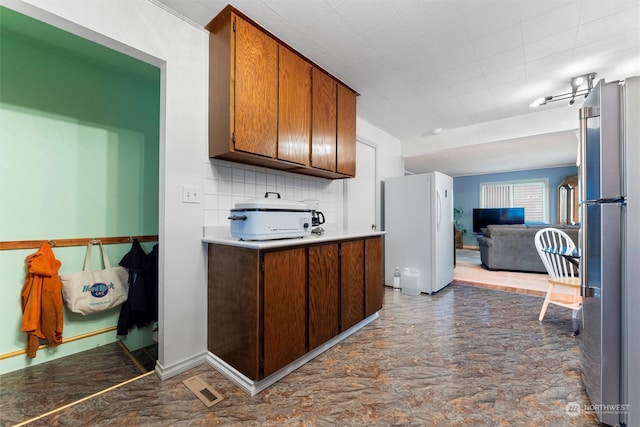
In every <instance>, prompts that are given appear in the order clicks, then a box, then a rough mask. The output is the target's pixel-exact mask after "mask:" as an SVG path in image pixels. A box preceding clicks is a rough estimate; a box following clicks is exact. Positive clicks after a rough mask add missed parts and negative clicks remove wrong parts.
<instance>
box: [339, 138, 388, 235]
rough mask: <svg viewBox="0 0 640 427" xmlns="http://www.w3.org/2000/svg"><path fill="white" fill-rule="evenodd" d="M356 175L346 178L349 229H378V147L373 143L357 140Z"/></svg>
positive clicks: (346, 216) (345, 214) (347, 226)
mask: <svg viewBox="0 0 640 427" xmlns="http://www.w3.org/2000/svg"><path fill="white" fill-rule="evenodd" d="M356 165H357V169H356V176H355V178H351V179H347V180H345V184H344V185H345V188H344V209H345V213H344V218H345V228H347V229H349V230H358V229H360V230H377V229H378V228H379V227H380V225H379V224H380V218H379V215H378V212H377V209H376V207H377V200H378V197H377V194H376V183H377V181H378V179H377V176H378V171H377V148H376V146H375V145H374V144H373V143H368V142H363V141H357V142H356Z"/></svg>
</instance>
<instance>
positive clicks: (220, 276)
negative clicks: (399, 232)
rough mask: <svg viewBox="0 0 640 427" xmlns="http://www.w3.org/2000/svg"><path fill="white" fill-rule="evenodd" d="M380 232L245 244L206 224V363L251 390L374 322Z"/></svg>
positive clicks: (378, 301) (379, 303)
mask: <svg viewBox="0 0 640 427" xmlns="http://www.w3.org/2000/svg"><path fill="white" fill-rule="evenodd" d="M384 234H385V232H381V231H349V230H333V231H332V230H331V229H329V231H327V232H325V233H324V234H322V235H319V236H317V235H315V234H312V235H311V236H309V237H303V238H295V239H279V240H267V241H244V240H239V239H237V238H234V237H231V234H230V231H229V227H205V228H204V234H203V236H204V237H203V238H202V242H203V243H206V244H207V247H208V291H207V295H208V297H207V298H208V301H207V303H208V304H207V306H208V309H207V311H208V317H207V321H208V331H207V347H208V350H209V351H208V354H207V362H208V363H209V364H210V365H211V366H213V367H214V368H216V369H217V370H218V371H220V372H221V373H222V374H223V375H225V376H226V377H227V378H229V379H230V380H231V381H233V382H234V383H235V384H236V385H238V386H239V387H240V388H242V389H243V390H244V391H245V392H247V393H249V394H251V395H255V394H257V393H259V392H260V391H262V390H264V389H265V388H266V387H268V386H269V385H271V384H273V383H275V382H276V381H278V380H279V379H281V378H282V377H284V376H285V375H287V374H289V373H290V372H292V371H294V370H295V369H297V368H298V367H300V366H302V365H303V364H305V363H306V362H308V361H309V360H311V359H313V358H314V357H316V356H317V355H319V354H320V353H322V352H324V351H325V350H327V349H328V348H330V347H331V346H333V345H335V344H337V343H338V342H340V341H342V340H343V339H345V338H346V337H348V336H349V335H351V334H353V333H354V332H356V331H358V330H359V329H361V328H362V327H364V326H366V325H367V324H368V323H370V322H372V321H373V320H375V319H376V318H377V317H378V311H379V310H380V309H381V308H382V292H383V275H382V238H383V237H382V236H383V235H384Z"/></svg>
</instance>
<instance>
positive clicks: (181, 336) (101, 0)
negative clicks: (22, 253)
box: [0, 0, 403, 378]
mask: <svg viewBox="0 0 640 427" xmlns="http://www.w3.org/2000/svg"><path fill="white" fill-rule="evenodd" d="M0 4H2V5H4V6H7V7H9V8H11V9H13V10H16V11H18V12H20V13H23V14H25V15H28V16H31V17H33V18H36V19H39V20H41V21H44V22H47V23H49V24H52V25H55V26H57V27H59V28H62V29H64V30H67V31H70V32H72V33H74V34H77V35H79V36H81V37H84V38H87V39H90V40H93V41H95V42H98V43H101V44H104V45H106V46H108V47H111V48H114V49H116V50H118V51H121V52H123V53H126V54H129V55H131V56H134V57H136V58H138V59H141V60H145V61H147V62H149V63H152V64H154V65H157V66H159V67H160V68H161V69H162V82H161V85H162V88H161V121H160V123H161V129H160V212H159V224H160V226H159V240H160V259H159V265H160V270H159V282H160V283H159V285H160V289H159V298H160V303H159V318H160V331H159V344H160V345H159V355H158V366H157V371H158V373H159V375H160V376H161V377H162V378H166V377H169V376H172V375H175V374H177V373H179V372H181V371H183V370H185V369H188V368H190V367H192V366H195V365H198V364H200V363H202V362H203V361H204V354H205V353H206V295H207V294H206V286H207V285H206V249H205V247H204V246H203V245H202V243H201V242H200V238H201V236H202V227H203V226H204V225H205V224H206V225H225V224H227V223H228V222H227V220H226V216H227V215H228V210H229V208H230V207H231V206H232V204H233V203H234V202H235V201H237V200H240V199H245V198H252V197H255V196H259V195H261V193H263V190H266V191H279V192H281V193H283V197H287V198H293V199H304V198H315V199H319V200H320V203H321V209H323V211H324V212H325V213H326V216H327V219H328V222H335V223H336V225H338V226H341V225H342V222H343V220H342V211H343V201H342V197H343V185H342V181H330V180H326V179H322V178H313V177H305V176H302V175H295V174H290V173H286V172H276V171H272V170H268V169H263V168H257V167H253V166H244V165H239V164H234V163H229V162H224V161H217V160H210V159H209V158H208V153H207V150H208V141H207V138H208V132H207V126H208V121H207V112H208V91H207V87H208V71H209V67H208V33H207V32H206V31H204V30H203V29H199V28H196V27H194V26H192V25H191V24H188V23H186V22H184V21H182V20H180V19H179V18H177V17H176V16H174V15H172V14H170V13H168V12H167V11H165V10H164V9H161V8H159V7H158V6H156V5H154V4H153V3H151V2H149V1H148V0H108V1H107V0H66V1H64V2H62V1H56V2H51V1H50V0H24V1H20V0H0ZM212 18H213V17H212ZM357 129H358V130H357V132H358V138H363V139H365V140H367V141H371V142H373V143H375V144H377V146H378V150H379V152H378V156H379V157H378V158H379V159H381V161H380V162H379V165H378V177H379V179H380V180H383V179H384V178H386V177H388V176H396V175H401V174H402V173H403V161H402V158H401V157H400V144H399V141H398V140H397V139H395V138H393V137H391V136H390V135H388V134H386V133H385V132H382V131H380V130H379V129H377V128H375V127H374V126H372V125H370V124H369V123H366V122H364V121H362V120H358V124H357ZM185 184H186V185H200V186H202V188H203V191H204V200H203V203H200V204H190V203H182V186H183V185H185ZM379 185H380V184H379V183H378V186H379ZM274 186H275V188H274ZM378 211H379V212H380V209H378ZM331 218H334V221H331Z"/></svg>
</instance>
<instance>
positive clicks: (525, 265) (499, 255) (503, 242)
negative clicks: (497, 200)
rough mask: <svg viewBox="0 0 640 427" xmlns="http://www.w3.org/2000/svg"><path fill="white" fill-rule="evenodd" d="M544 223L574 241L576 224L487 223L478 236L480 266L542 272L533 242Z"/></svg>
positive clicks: (542, 268)
mask: <svg viewBox="0 0 640 427" xmlns="http://www.w3.org/2000/svg"><path fill="white" fill-rule="evenodd" d="M545 227H553V228H559V229H561V230H562V231H564V232H565V233H567V234H568V235H569V236H570V237H571V239H572V240H573V242H574V243H575V244H576V246H577V245H578V230H579V229H580V227H579V226H577V225H564V224H547V225H526V224H518V225H489V226H487V228H486V229H482V236H479V237H478V244H479V245H480V260H481V261H482V264H483V266H484V267H486V268H487V269H489V270H510V271H527V272H534V273H546V270H545V268H544V265H543V264H542V261H541V260H540V256H539V255H538V253H537V252H536V247H535V243H534V237H535V235H536V233H537V232H538V230H540V229H542V228H545Z"/></svg>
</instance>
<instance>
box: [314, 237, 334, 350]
mask: <svg viewBox="0 0 640 427" xmlns="http://www.w3.org/2000/svg"><path fill="white" fill-rule="evenodd" d="M339 265H340V261H339V258H338V244H337V243H334V244H328V245H321V246H312V247H310V248H309V350H313V349H314V348H316V347H317V346H319V345H320V344H322V343H324V342H327V341H329V340H330V339H331V338H333V337H335V336H336V335H338V333H339V332H340V325H339V320H340V270H339V268H338V266H339Z"/></svg>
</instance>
